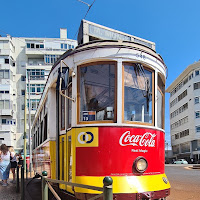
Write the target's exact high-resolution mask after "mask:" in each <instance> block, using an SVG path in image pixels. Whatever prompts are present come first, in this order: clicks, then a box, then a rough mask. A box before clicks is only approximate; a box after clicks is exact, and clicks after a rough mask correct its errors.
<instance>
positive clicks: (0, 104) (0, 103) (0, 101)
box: [0, 100, 4, 109]
mask: <svg viewBox="0 0 200 200" xmlns="http://www.w3.org/2000/svg"><path fill="white" fill-rule="evenodd" d="M3 104H4V101H3V100H0V109H4V106H3Z"/></svg>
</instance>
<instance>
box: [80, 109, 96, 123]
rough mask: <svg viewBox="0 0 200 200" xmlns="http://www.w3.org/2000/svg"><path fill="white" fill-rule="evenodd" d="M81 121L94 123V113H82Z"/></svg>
mask: <svg viewBox="0 0 200 200" xmlns="http://www.w3.org/2000/svg"><path fill="white" fill-rule="evenodd" d="M82 120H83V121H95V120H96V111H83V112H82Z"/></svg>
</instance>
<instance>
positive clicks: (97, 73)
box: [79, 63, 116, 121]
mask: <svg viewBox="0 0 200 200" xmlns="http://www.w3.org/2000/svg"><path fill="white" fill-rule="evenodd" d="M115 71H116V70H115V65H114V64H107V63H106V64H94V65H90V66H81V67H80V70H79V76H80V83H79V92H80V104H79V105H80V121H103V120H114V107H115V102H116V101H115V77H116V75H115V73H116V72H115Z"/></svg>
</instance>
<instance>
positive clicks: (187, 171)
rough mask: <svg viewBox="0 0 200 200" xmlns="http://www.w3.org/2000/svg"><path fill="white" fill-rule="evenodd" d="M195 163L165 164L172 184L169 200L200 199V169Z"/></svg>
mask: <svg viewBox="0 0 200 200" xmlns="http://www.w3.org/2000/svg"><path fill="white" fill-rule="evenodd" d="M192 166H193V165H175V164H174V165H173V164H169V165H168V164H167V165H165V172H166V175H167V177H168V180H169V182H170V184H171V194H170V196H169V197H168V198H167V200H200V169H191V168H189V167H192Z"/></svg>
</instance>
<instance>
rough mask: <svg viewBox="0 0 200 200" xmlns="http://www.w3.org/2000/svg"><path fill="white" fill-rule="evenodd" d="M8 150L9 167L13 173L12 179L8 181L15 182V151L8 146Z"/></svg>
mask: <svg viewBox="0 0 200 200" xmlns="http://www.w3.org/2000/svg"><path fill="white" fill-rule="evenodd" d="M9 151H10V166H11V167H10V169H11V172H12V174H13V180H12V181H10V182H11V183H16V182H15V169H16V168H17V154H16V153H15V150H14V148H13V147H10V148H9Z"/></svg>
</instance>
